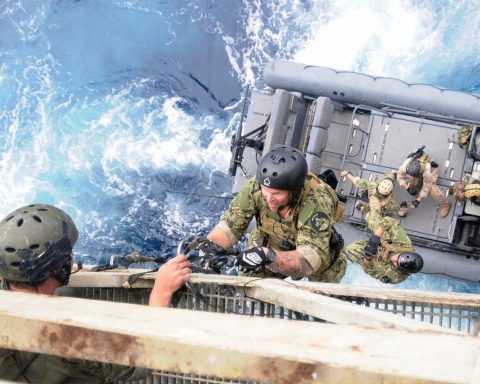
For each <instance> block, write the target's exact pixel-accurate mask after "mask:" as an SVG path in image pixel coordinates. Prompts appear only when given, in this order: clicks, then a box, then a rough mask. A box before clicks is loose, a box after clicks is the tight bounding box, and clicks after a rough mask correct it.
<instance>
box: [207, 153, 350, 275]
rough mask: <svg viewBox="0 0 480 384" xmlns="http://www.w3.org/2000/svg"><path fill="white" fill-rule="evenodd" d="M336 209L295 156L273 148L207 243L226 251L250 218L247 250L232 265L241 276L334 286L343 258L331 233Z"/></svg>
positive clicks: (333, 196) (333, 199)
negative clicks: (252, 226)
mask: <svg viewBox="0 0 480 384" xmlns="http://www.w3.org/2000/svg"><path fill="white" fill-rule="evenodd" d="M338 204H339V202H338V198H337V196H336V193H335V191H333V190H332V189H331V188H330V186H328V185H327V184H326V183H325V182H323V181H321V180H320V179H319V178H318V177H316V176H315V175H314V174H312V173H309V172H308V169H307V163H306V161H305V157H304V156H303V154H302V153H301V152H300V151H298V150H296V149H294V148H291V147H285V146H281V147H276V148H274V149H273V150H272V151H270V152H269V153H267V154H266V155H265V156H264V157H263V158H262V160H261V161H260V164H259V165H258V169H257V174H256V178H255V179H252V180H250V181H248V182H247V183H246V184H245V185H244V186H243V187H242V189H241V190H240V192H239V193H238V195H237V196H236V197H235V199H234V200H233V201H232V203H231V204H230V207H229V209H228V210H227V211H226V212H225V214H224V216H223V220H222V221H221V222H220V223H219V224H218V225H217V226H216V227H215V228H214V229H213V230H212V231H211V232H210V234H209V235H208V238H209V239H210V240H212V241H213V242H214V243H216V244H218V245H220V246H222V247H231V246H232V245H233V244H234V243H236V242H237V241H239V240H240V239H241V238H242V236H243V234H244V233H245V232H246V231H247V228H248V225H249V223H250V221H251V220H252V219H253V218H256V227H255V229H254V230H253V231H252V233H251V234H250V236H249V241H248V245H249V247H252V248H249V249H247V250H245V251H243V252H241V253H240V254H239V255H238V257H237V260H236V265H237V266H238V268H239V269H240V270H241V271H242V272H245V273H249V274H251V275H254V276H261V277H270V276H272V277H279V278H284V277H286V276H291V277H292V278H301V277H309V279H310V280H313V281H324V282H339V281H340V280H341V278H342V277H343V275H344V274H345V268H346V255H345V254H344V252H343V251H342V249H343V239H342V238H341V236H340V235H339V234H338V233H337V232H336V230H335V229H334V227H333V224H334V223H335V222H336V221H337V219H338V217H337V213H338V211H337V206H338ZM265 266H266V268H265Z"/></svg>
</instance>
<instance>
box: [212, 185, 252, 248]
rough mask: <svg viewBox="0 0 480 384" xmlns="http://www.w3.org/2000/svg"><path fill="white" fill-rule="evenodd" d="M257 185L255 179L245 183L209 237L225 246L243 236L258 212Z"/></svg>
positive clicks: (227, 246) (230, 244)
mask: <svg viewBox="0 0 480 384" xmlns="http://www.w3.org/2000/svg"><path fill="white" fill-rule="evenodd" d="M256 187H257V185H256V184H255V182H254V181H253V180H250V181H248V182H247V183H245V185H244V186H243V187H242V189H241V190H240V191H239V192H238V194H237V196H236V197H235V198H234V199H233V201H232V202H231V203H230V206H229V207H228V209H227V211H226V212H225V214H224V215H223V219H222V220H221V221H220V222H219V223H218V224H217V226H216V227H215V228H214V229H213V230H212V231H211V232H210V233H209V234H208V235H207V238H209V239H210V240H212V241H213V242H214V243H215V244H218V245H220V246H222V247H225V248H229V247H231V246H232V245H233V244H235V243H236V242H237V241H238V240H240V239H241V238H242V235H243V234H244V233H245V231H246V230H247V228H248V224H250V221H251V220H252V218H253V216H254V215H255V213H256V212H257V208H256V206H255V201H254V196H253V194H254V191H255V188H256Z"/></svg>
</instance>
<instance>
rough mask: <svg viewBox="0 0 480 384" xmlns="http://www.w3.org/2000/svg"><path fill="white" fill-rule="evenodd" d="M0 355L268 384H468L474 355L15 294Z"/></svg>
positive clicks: (281, 325) (1, 318)
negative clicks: (12, 351)
mask: <svg viewBox="0 0 480 384" xmlns="http://www.w3.org/2000/svg"><path fill="white" fill-rule="evenodd" d="M0 347H4V348H17V349H21V350H28V351H34V352H40V353H50V354H55V355H60V356H64V357H77V358H84V359H90V360H96V361H105V362H112V363H113V362H114V363H117V364H123V365H134V366H145V367H148V368H152V369H159V370H169V371H174V372H184V373H192V374H204V375H211V376H215V377H225V378H232V379H239V380H249V381H260V382H264V383H313V382H323V383H325V382H328V383H354V382H355V383H357V382H365V383H367V382H373V381H376V382H379V381H381V382H385V383H387V382H391V383H418V382H438V383H465V382H468V381H469V380H470V379H471V377H472V375H473V374H474V373H475V372H474V371H475V368H476V363H477V361H478V354H479V340H478V338H476V337H472V336H468V335H462V336H457V335H448V334H437V333H425V332H412V331H403V330H392V329H378V328H367V327H356V326H342V325H334V324H326V323H314V322H292V321H288V322H287V321H278V320H275V319H262V318H250V317H247V316H232V315H226V314H218V313H208V312H199V311H185V310H177V309H162V308H149V307H146V306H138V305H129V304H119V303H107V302H101V301H93V300H82V299H72V298H60V297H46V296H41V295H29V294H21V293H13V292H0ZM446 351H448V352H446Z"/></svg>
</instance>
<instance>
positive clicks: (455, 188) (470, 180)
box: [450, 173, 480, 201]
mask: <svg viewBox="0 0 480 384" xmlns="http://www.w3.org/2000/svg"><path fill="white" fill-rule="evenodd" d="M479 183H480V180H478V179H475V178H474V177H473V176H472V175H470V174H468V173H467V174H466V175H465V176H463V178H462V180H460V181H459V182H458V183H455V184H454V185H452V186H451V187H450V193H451V194H452V195H453V196H454V197H456V198H457V199H458V200H460V201H465V199H466V197H465V188H466V187H467V185H471V184H477V185H478V184H479Z"/></svg>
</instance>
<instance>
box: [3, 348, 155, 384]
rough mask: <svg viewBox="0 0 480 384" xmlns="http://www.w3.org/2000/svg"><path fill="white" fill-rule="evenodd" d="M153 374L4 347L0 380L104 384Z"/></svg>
mask: <svg viewBox="0 0 480 384" xmlns="http://www.w3.org/2000/svg"><path fill="white" fill-rule="evenodd" d="M149 376H151V371H150V370H148V369H143V368H132V367H125V366H120V365H114V364H106V363H100V362H95V361H87V360H79V359H66V358H63V357H59V356H51V355H44V354H37V353H32V352H23V351H15V350H10V349H3V348H0V379H4V380H15V381H19V382H22V383H34V384H102V383H116V382H117V381H118V380H139V379H145V378H147V377H149Z"/></svg>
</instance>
